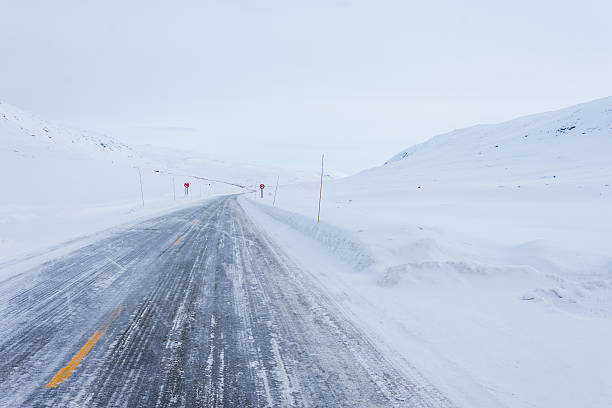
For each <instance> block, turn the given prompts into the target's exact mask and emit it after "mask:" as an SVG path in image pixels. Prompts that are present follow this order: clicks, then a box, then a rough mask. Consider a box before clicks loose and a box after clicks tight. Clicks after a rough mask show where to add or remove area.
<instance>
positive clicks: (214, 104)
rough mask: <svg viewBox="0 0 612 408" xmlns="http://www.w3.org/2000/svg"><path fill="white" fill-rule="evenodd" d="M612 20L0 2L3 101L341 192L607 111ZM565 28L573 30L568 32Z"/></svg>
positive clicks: (558, 11)
mask: <svg viewBox="0 0 612 408" xmlns="http://www.w3.org/2000/svg"><path fill="white" fill-rule="evenodd" d="M610 14H612V6H611V5H610V3H609V2H607V1H603V0H598V1H593V0H591V1H588V0H587V1H584V2H581V3H580V7H576V4H575V2H569V1H548V0H543V1H537V2H533V1H526V0H518V1H514V2H510V3H505V4H492V3H491V2H489V1H482V0H468V1H467V2H453V1H433V2H417V3H414V2H412V3H409V2H405V1H393V0H391V1H387V0H385V1H382V2H378V1H377V2H374V1H362V0H356V1H349V0H347V1H320V0H315V1H308V2H299V1H292V0H290V1H280V0H260V1H258V0H255V1H242V0H230V1H185V2H181V5H180V6H178V5H177V4H174V3H168V2H157V1H153V2H151V1H130V2H122V1H115V0H111V1H104V2H81V1H54V2H44V1H34V2H30V1H28V2H21V1H12V2H10V1H3V2H2V13H0V59H1V61H2V63H1V64H0V95H1V97H2V100H4V101H6V102H8V103H11V104H14V105H15V106H19V107H21V108H22V109H25V110H27V111H30V112H36V113H38V114H42V115H44V116H45V117H47V118H50V119H55V120H58V121H60V122H62V123H69V124H73V125H78V126H80V127H82V128H85V129H92V130H97V131H101V132H105V133H108V134H110V135H113V136H114V137H116V138H119V139H121V140H123V141H124V142H126V143H130V144H155V145H159V146H164V147H173V148H177V147H181V148H183V149H188V150H192V151H195V152H204V153H211V154H212V153H214V154H215V155H216V156H219V157H228V158H235V159H238V160H241V161H250V162H253V161H256V162H261V163H264V164H268V165H279V166H285V167H286V166H293V167H297V168H300V169H305V168H308V169H312V168H315V169H316V163H317V161H318V157H320V154H321V153H322V152H325V153H326V154H327V156H328V158H329V166H331V167H330V168H331V169H333V170H336V171H338V172H341V173H345V174H351V173H355V172H357V171H359V170H362V169H365V168H369V167H373V166H377V165H379V164H380V163H382V162H383V161H384V160H385V159H386V158H388V157H389V156H391V155H392V154H394V153H395V152H396V151H397V150H398V147H400V148H401V146H407V145H411V144H415V143H419V142H422V141H424V140H425V139H427V138H429V137H431V136H433V135H436V134H440V133H443V132H446V131H449V130H452V129H458V128H463V127H467V126H472V125H474V124H477V123H495V122H501V121H503V120H508V119H511V118H513V117H517V116H521V115H526V114H531V113H533V112H542V111H549V110H554V109H559V108H562V107H565V106H570V105H573V104H576V103H579V102H585V101H588V100H593V99H596V98H599V97H604V96H608V95H609V94H610V93H611V91H610V89H611V87H612V83H611V79H610V75H609V73H610V72H612V53H610V52H609V51H610V45H609V39H610V38H612V26H611V25H610V24H609V22H608V20H607V16H609V15H610ZM569 27H571V29H569Z"/></svg>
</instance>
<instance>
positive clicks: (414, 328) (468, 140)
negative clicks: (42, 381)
mask: <svg viewBox="0 0 612 408" xmlns="http://www.w3.org/2000/svg"><path fill="white" fill-rule="evenodd" d="M318 189H319V186H318V184H299V185H294V186H289V187H285V188H283V189H281V190H280V191H279V194H278V197H277V199H276V207H277V208H273V207H270V206H267V205H257V204H255V203H252V202H245V206H247V208H249V209H250V213H251V214H252V215H253V217H254V218H255V219H256V220H257V222H258V223H259V225H260V226H261V227H262V229H266V230H268V231H269V233H270V234H271V235H272V236H276V237H280V238H279V241H281V242H283V245H284V247H285V249H286V250H287V251H288V252H289V253H291V254H292V256H294V257H296V258H299V259H301V262H302V263H303V265H304V266H305V267H306V268H308V269H309V270H311V271H312V272H313V274H315V275H316V276H317V277H318V278H319V279H320V281H321V282H322V284H323V285H325V286H326V287H327V288H328V289H329V290H330V291H332V292H334V293H335V294H336V298H337V300H338V302H340V303H341V304H342V305H343V306H344V307H345V308H346V310H347V313H350V314H352V315H354V316H355V318H356V319H357V320H359V321H361V322H363V323H364V324H365V325H366V326H368V327H369V331H370V333H371V335H372V336H373V337H375V338H378V339H380V341H381V343H386V344H388V345H389V350H391V351H390V353H391V354H393V355H394V356H395V359H396V361H397V362H398V364H399V365H402V366H403V367H405V369H406V370H407V371H411V370H412V369H413V368H414V369H417V370H418V371H419V372H421V373H423V374H425V375H426V376H427V377H428V378H430V379H431V380H432V381H434V382H435V383H436V385H437V386H438V387H439V388H440V389H441V390H442V391H443V392H444V393H445V394H446V395H448V396H450V397H451V398H452V399H453V400H454V401H455V402H456V403H457V404H458V405H459V406H464V407H476V406H478V407H483V406H487V407H490V406H507V407H576V406H585V407H586V406H588V407H602V408H603V407H609V406H610V404H611V402H612V379H611V378H610V376H609V370H610V367H612V348H611V347H610V339H612V98H605V99H601V100H596V101H593V102H590V103H585V104H582V105H577V106H574V107H570V108H567V109H563V110H560V111H556V112H549V113H543V114H537V115H532V116H528V117H524V118H519V119H515V120H512V121H509V122H506V123H501V124H497V125H481V126H475V127H471V128H468V129H462V130H456V131H453V132H450V133H447V134H443V135H440V136H436V137H434V138H432V139H430V140H429V141H427V142H425V143H423V144H420V145H418V146H414V147H412V148H409V149H407V150H404V151H402V152H401V153H399V154H398V155H396V156H394V157H393V158H391V159H390V160H388V162H387V163H385V165H383V166H381V167H378V168H373V169H370V170H367V171H364V172H362V173H360V174H358V175H355V176H352V177H349V178H345V179H340V180H331V181H326V182H325V183H324V186H323V202H322V208H321V219H322V224H321V225H319V226H317V224H316V216H317V200H318V198H319V191H318ZM258 201H259V202H261V201H264V202H266V203H268V204H270V203H269V201H271V197H266V199H265V200H258ZM278 207H280V208H278ZM356 272H357V273H356Z"/></svg>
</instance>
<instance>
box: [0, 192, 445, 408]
mask: <svg viewBox="0 0 612 408" xmlns="http://www.w3.org/2000/svg"><path fill="white" fill-rule="evenodd" d="M0 384H1V386H2V389H3V390H4V391H3V392H2V393H1V394H0V406H53V407H55V406H75V407H76V406H78V407H82V406H113V407H116V406H125V407H144V406H147V407H153V406H172V407H176V406H206V407H217V406H231V407H266V406H268V407H272V406H274V407H277V406H300V407H302V406H312V407H340V406H342V407H345V406H346V407H378V406H379V407H392V406H400V407H443V406H449V405H450V403H449V401H448V400H447V399H446V398H444V397H443V396H442V395H440V393H439V392H438V391H437V390H436V389H435V388H434V387H433V386H431V385H429V384H427V383H423V382H419V383H415V382H414V381H413V380H409V379H407V378H404V377H403V376H402V374H400V372H399V371H398V370H397V369H395V368H394V367H393V366H392V364H391V363H390V362H389V361H388V360H387V359H386V358H385V356H384V355H383V353H381V352H380V351H379V350H378V349H377V347H376V345H375V344H374V343H373V342H372V341H371V340H370V339H369V338H368V337H367V336H366V335H365V334H364V333H363V332H362V331H361V330H360V328H359V327H357V326H356V325H355V324H354V323H352V322H351V320H350V319H349V318H348V317H347V316H346V315H345V314H343V312H342V311H341V309H339V308H338V307H337V306H335V305H334V302H333V300H332V299H331V298H330V296H329V295H328V294H326V293H325V291H323V290H322V289H321V288H320V286H318V285H317V284H316V282H314V281H313V280H312V278H311V277H310V276H309V274H307V273H305V272H303V271H302V270H300V269H299V268H298V267H297V266H296V264H295V263H294V262H293V261H292V260H291V259H289V258H288V257H287V255H285V253H284V252H283V251H282V250H280V248H279V246H277V245H276V244H275V243H274V242H272V241H271V240H270V238H267V236H266V235H265V234H262V233H260V231H258V229H257V227H256V226H255V225H254V224H253V223H252V222H251V220H250V219H249V217H248V216H247V214H246V213H245V211H244V210H243V209H242V207H241V205H240V204H239V202H238V201H237V200H236V197H235V196H226V197H221V198H218V199H215V200H212V201H210V202H208V203H207V204H205V205H203V206H199V207H192V208H189V209H183V210H180V211H177V212H174V213H171V214H169V215H165V216H163V217H159V218H156V219H152V220H149V221H146V222H143V223H141V224H138V225H136V226H130V227H125V228H124V229H123V231H120V232H118V233H116V234H115V235H113V236H111V237H105V238H103V239H101V240H100V241H98V242H95V243H93V244H90V245H88V246H85V247H83V248H81V249H78V250H76V251H74V252H72V253H70V254H68V255H65V256H62V257H60V258H57V259H54V260H52V261H49V262H47V263H45V264H43V265H41V266H39V267H36V268H34V269H31V270H29V271H27V272H24V273H22V274H20V275H17V276H14V277H13V278H10V279H7V280H5V281H3V282H0Z"/></svg>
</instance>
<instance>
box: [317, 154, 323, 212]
mask: <svg viewBox="0 0 612 408" xmlns="http://www.w3.org/2000/svg"><path fill="white" fill-rule="evenodd" d="M324 158H325V154H323V155H322V156H321V186H320V187H319V214H318V215H317V224H318V223H319V221H320V220H321V195H322V193H323V159H324Z"/></svg>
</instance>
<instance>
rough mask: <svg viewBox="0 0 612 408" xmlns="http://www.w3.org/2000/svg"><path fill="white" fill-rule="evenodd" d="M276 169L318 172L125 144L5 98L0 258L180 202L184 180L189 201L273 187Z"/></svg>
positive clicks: (290, 174)
mask: <svg viewBox="0 0 612 408" xmlns="http://www.w3.org/2000/svg"><path fill="white" fill-rule="evenodd" d="M279 175H280V176H281V183H282V184H286V183H289V182H295V181H304V180H315V179H316V172H313V173H312V174H308V173H305V172H297V171H291V170H287V169H281V168H274V167H264V166H260V165H256V164H250V163H232V162H229V161H226V160H222V159H219V158H214V157H212V155H209V156H204V155H197V154H193V153H189V152H183V151H180V150H169V149H161V148H156V147H152V146H128V145H126V144H124V143H121V142H119V141H117V140H115V139H113V138H112V137H109V136H106V135H102V134H98V133H95V132H90V131H84V130H79V129H75V128H72V127H69V126H64V125H61V124H56V123H53V122H52V121H48V120H45V119H42V118H40V117H38V116H37V115H34V114H31V113H28V112H25V111H23V110H20V109H18V108H16V107H13V106H11V105H9V104H7V103H4V102H2V103H0V186H1V188H2V191H1V193H0V260H2V259H3V258H6V257H9V256H11V257H12V256H14V255H16V254H18V253H21V252H27V251H31V250H33V249H35V248H41V247H44V246H46V245H50V244H53V243H56V242H59V241H61V240H66V239H69V238H72V237H74V236H76V235H81V234H84V233H87V232H93V231H96V230H99V229H102V228H106V227H109V226H111V225H115V224H117V223H119V222H122V221H126V220H130V219H133V218H134V217H136V216H144V215H147V214H151V213H152V212H155V211H160V210H161V209H165V208H171V207H172V206H174V205H177V204H178V205H182V204H185V203H187V200H185V197H184V189H183V183H184V182H186V181H187V182H189V183H190V184H191V194H190V196H189V200H191V201H192V200H195V199H199V198H205V197H208V196H211V195H213V194H228V193H239V192H245V191H248V188H249V187H251V186H254V185H258V184H259V183H262V182H263V183H265V184H268V185H272V184H274V183H275V182H276V178H277V176H279ZM140 180H142V192H141V187H140ZM244 187H247V188H246V189H245V188H244ZM143 196H144V202H145V206H144V209H143V206H142V197H143ZM175 197H176V199H175Z"/></svg>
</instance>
